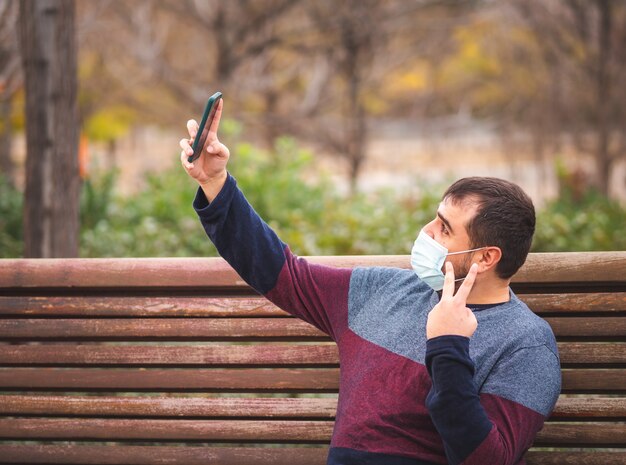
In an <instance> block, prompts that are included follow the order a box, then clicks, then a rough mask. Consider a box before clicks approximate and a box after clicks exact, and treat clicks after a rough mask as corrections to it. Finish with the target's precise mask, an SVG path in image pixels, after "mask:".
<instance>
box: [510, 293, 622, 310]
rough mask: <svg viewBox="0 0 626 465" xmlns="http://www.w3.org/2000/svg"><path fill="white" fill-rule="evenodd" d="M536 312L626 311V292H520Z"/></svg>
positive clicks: (521, 297)
mask: <svg viewBox="0 0 626 465" xmlns="http://www.w3.org/2000/svg"><path fill="white" fill-rule="evenodd" d="M518 297H519V298H520V299H521V300H523V301H524V302H525V303H526V305H528V306H529V307H530V308H531V309H532V310H533V311H534V312H535V313H537V314H539V315H541V314H546V313H558V314H560V313H594V312H603V313H604V312H611V313H626V292H588V293H587V292H586V293H580V294H577V293H562V294H520V295H518Z"/></svg>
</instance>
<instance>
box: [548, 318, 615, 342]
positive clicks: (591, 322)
mask: <svg viewBox="0 0 626 465" xmlns="http://www.w3.org/2000/svg"><path fill="white" fill-rule="evenodd" d="M545 320H546V321H547V322H548V324H549V325H550V326H551V327H552V331H554V334H555V336H556V337H557V339H558V338H562V337H584V338H613V339H615V340H618V339H626V318H625V317H602V318H601V317H570V318H568V317H565V318H559V317H551V318H550V317H549V318H545Z"/></svg>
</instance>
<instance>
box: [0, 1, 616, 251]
mask: <svg viewBox="0 0 626 465" xmlns="http://www.w3.org/2000/svg"><path fill="white" fill-rule="evenodd" d="M51 13H54V14H51ZM625 83H626V2H621V1H611V0H544V1H541V0H524V1H518V0H500V1H488V0H483V1H445V0H413V1H409V0H380V1H374V0H345V1H331V0H319V1H315V2H313V1H306V0H255V1H251V0H229V1H226V0H213V1H200V0H162V1H150V0H136V1H130V0H125V1H123V0H100V1H95V0H76V1H73V0H23V1H18V0H0V115H1V119H0V169H1V174H0V257H5V258H6V257H22V256H25V257H72V256H80V257H133V256H210V255H215V254H216V252H215V249H214V248H213V246H212V245H211V244H210V242H209V241H208V239H207V238H206V236H205V234H204V231H203V230H202V228H201V226H200V224H199V221H198V220H197V218H196V216H195V213H194V212H193V209H192V208H191V202H192V199H193V196H194V194H195V186H194V183H193V181H192V180H191V179H189V178H188V177H187V175H186V174H185V173H184V170H183V169H182V168H181V167H180V162H179V153H180V149H179V147H178V141H179V140H180V139H181V138H182V137H185V136H186V130H185V122H186V121H187V120H188V119H189V118H199V116H200V114H201V112H202V109H203V107H204V104H205V102H206V99H207V98H208V96H209V95H211V94H212V93H213V92H214V91H216V90H220V91H222V92H223V93H224V98H225V109H224V119H223V121H222V126H221V128H220V138H221V140H222V141H223V142H224V143H226V144H227V145H228V146H229V147H230V148H231V152H232V159H231V163H230V170H231V172H232V173H233V174H234V176H235V177H236V178H237V180H238V183H239V185H240V187H241V188H242V190H243V191H244V193H245V194H246V196H247V197H248V199H249V200H250V202H251V203H252V205H253V206H254V207H255V209H256V210H257V211H258V212H259V213H260V214H261V216H262V217H263V218H264V219H265V220H266V221H267V222H268V223H269V224H270V226H272V227H273V228H274V229H276V230H277V232H278V234H279V235H280V236H281V238H282V239H283V240H284V241H285V242H287V243H289V244H290V246H291V247H292V249H293V250H294V251H295V252H296V253H298V254H301V255H344V254H408V253H409V251H410V248H411V245H412V242H413V240H414V239H415V237H416V235H417V233H418V231H419V229H420V228H421V226H422V225H424V224H425V223H426V222H428V221H430V219H431V218H432V217H433V215H434V212H435V210H436V207H437V204H438V202H439V200H440V196H441V194H442V192H443V191H444V190H445V187H446V186H447V184H449V183H450V182H451V181H453V180H455V179H457V178H459V177H462V176H471V175H493V176H498V177H503V178H506V179H510V180H512V181H514V182H517V183H519V184H520V185H521V186H522V187H523V188H524V189H525V190H527V192H528V193H529V194H530V195H531V196H532V198H533V200H534V201H535V204H536V207H537V211H538V223H537V233H536V237H535V241H534V245H533V251H535V252H541V251H574V250H626V84H625ZM44 110H45V111H44ZM42 113H43V116H42ZM45 117H47V118H48V120H46V119H45ZM46 121H48V122H47V123H46ZM50 121H52V122H50ZM59 123H60V124H59Z"/></svg>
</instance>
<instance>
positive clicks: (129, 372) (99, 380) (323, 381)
mask: <svg viewBox="0 0 626 465" xmlns="http://www.w3.org/2000/svg"><path fill="white" fill-rule="evenodd" d="M562 374H563V389H562V390H563V392H564V393H567V394H573V393H604V392H608V393H623V392H626V369H621V368H620V369H571V368H568V369H565V370H563V371H562ZM338 387H339V369H338V368H326V369H322V368H320V369H289V368H274V369H271V370H266V369H247V368H246V369H217V368H216V369H203V368H200V369H167V370H166V369H123V368H111V369H106V370H101V369H90V368H80V369H78V368H70V369H65V368H0V388H1V389H3V390H66V391H81V390H86V391H91V390H96V391H102V390H110V391H111V390H113V391H115V390H118V391H135V390H139V391H163V392H168V391H181V392H186V391H188V392H192V391H211V392H214V391H220V390H228V391H241V392H249V391H259V392H263V391H269V392H288V391H290V390H294V391H297V392H320V391H321V392H334V391H336V390H337V389H338Z"/></svg>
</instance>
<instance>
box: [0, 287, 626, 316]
mask: <svg viewBox="0 0 626 465" xmlns="http://www.w3.org/2000/svg"><path fill="white" fill-rule="evenodd" d="M518 297H519V298H520V299H521V300H523V301H524V302H526V303H527V305H528V306H529V307H530V308H531V309H532V310H533V311H534V312H535V313H537V314H539V315H543V314H555V313H556V314H569V313H571V314H576V313H593V312H595V313H607V312H610V313H614V314H619V313H626V292H603V293H563V294H520V295H519V296H518ZM0 315H3V316H12V315H20V316H33V317H37V316H55V317H71V316H80V317H98V316H106V317H116V316H117V317H121V316H134V317H168V316H170V317H220V318H221V317H231V318H232V317H281V316H287V315H288V314H287V313H286V312H284V311H283V310H280V309H279V308H278V307H276V306H275V305H273V304H272V303H270V302H269V301H267V300H266V299H265V298H263V297H261V296H250V297H234V296H231V297H228V296H223V295H222V296H219V295H207V296H204V297H191V296H185V295H181V296H177V297H171V296H158V297H155V296H135V297H132V296H127V297H120V296H116V295H107V296H83V295H81V296H40V297H36V296H1V295H0Z"/></svg>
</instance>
